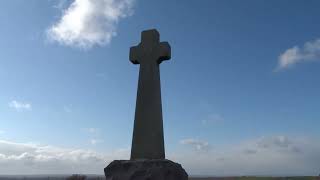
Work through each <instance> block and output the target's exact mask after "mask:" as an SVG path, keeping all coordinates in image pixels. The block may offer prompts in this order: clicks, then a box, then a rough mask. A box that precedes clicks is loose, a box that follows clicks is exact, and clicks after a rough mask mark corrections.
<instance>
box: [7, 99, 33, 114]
mask: <svg viewBox="0 0 320 180" xmlns="http://www.w3.org/2000/svg"><path fill="white" fill-rule="evenodd" d="M9 107H11V108H14V109H16V110H17V111H21V110H31V109H32V106H31V104H30V103H27V102H19V101H16V100H13V101H11V102H9Z"/></svg>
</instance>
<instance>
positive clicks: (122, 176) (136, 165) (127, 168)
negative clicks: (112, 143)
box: [104, 159, 188, 180]
mask: <svg viewBox="0 0 320 180" xmlns="http://www.w3.org/2000/svg"><path fill="white" fill-rule="evenodd" d="M104 173H105V176H106V180H188V174H187V173H186V171H185V170H184V169H183V168H182V166H181V165H180V164H178V163H175V162H172V161H170V160H166V159H160V160H115V161H112V162H111V163H110V164H109V165H108V166H107V167H106V168H104Z"/></svg>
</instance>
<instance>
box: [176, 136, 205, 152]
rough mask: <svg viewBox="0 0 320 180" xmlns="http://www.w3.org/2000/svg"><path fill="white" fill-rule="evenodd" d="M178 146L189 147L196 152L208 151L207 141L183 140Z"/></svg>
mask: <svg viewBox="0 0 320 180" xmlns="http://www.w3.org/2000/svg"><path fill="white" fill-rule="evenodd" d="M180 144H183V145H191V146H192V147H194V148H195V149H196V150H198V151H207V150H208V149H209V143H208V142H207V141H202V140H198V139H193V138H190V139H183V140H181V141H180Z"/></svg>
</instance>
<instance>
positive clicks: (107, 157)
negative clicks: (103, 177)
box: [0, 140, 129, 174]
mask: <svg viewBox="0 0 320 180" xmlns="http://www.w3.org/2000/svg"><path fill="white" fill-rule="evenodd" d="M128 157H129V151H123V150H122V149H119V150H117V151H114V152H108V153H106V154H99V153H97V152H94V151H91V150H84V149H67V148H60V147H54V146H43V145H38V144H32V143H16V142H10V141H3V140H0V167H1V168H0V174H58V173H59V174H72V173H86V174H87V173H90V174H102V173H103V168H104V167H106V166H107V165H108V163H109V162H111V161H112V160H114V159H128Z"/></svg>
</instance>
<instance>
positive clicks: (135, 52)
mask: <svg viewBox="0 0 320 180" xmlns="http://www.w3.org/2000/svg"><path fill="white" fill-rule="evenodd" d="M129 59H130V61H131V62H132V63H133V64H140V63H139V61H138V60H139V47H138V46H133V47H131V48H130V54H129Z"/></svg>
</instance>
